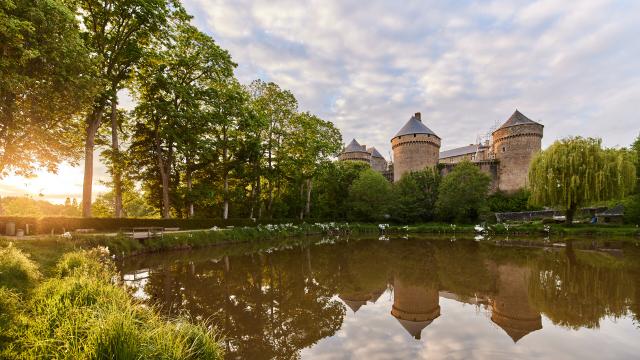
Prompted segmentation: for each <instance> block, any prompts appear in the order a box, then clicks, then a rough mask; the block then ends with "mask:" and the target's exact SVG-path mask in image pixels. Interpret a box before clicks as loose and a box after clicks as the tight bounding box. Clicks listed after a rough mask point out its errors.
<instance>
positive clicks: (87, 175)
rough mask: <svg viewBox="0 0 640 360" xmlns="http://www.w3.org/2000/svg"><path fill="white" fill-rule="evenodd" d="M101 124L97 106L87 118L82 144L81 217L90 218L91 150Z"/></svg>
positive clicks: (100, 113)
mask: <svg viewBox="0 0 640 360" xmlns="http://www.w3.org/2000/svg"><path fill="white" fill-rule="evenodd" d="M101 122H102V106H100V105H99V106H97V107H96V108H95V109H94V110H93V111H92V112H91V114H90V115H89V117H88V118H87V129H86V139H85V143H84V182H83V184H82V216H83V217H91V200H92V196H91V192H92V191H93V149H94V147H95V145H96V132H97V131H98V128H99V127H100V123H101Z"/></svg>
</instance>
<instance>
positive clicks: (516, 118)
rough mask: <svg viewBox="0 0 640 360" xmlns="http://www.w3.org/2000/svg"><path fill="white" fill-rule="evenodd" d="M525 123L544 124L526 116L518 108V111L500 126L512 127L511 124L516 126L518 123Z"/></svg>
mask: <svg viewBox="0 0 640 360" xmlns="http://www.w3.org/2000/svg"><path fill="white" fill-rule="evenodd" d="M525 124H536V125H541V126H542V124H540V123H537V122H535V121H533V120H531V119H529V118H528V117H526V116H524V114H522V113H521V112H520V111H518V109H516V111H514V112H513V115H511V117H509V120H507V121H505V123H504V124H502V125H501V126H500V127H499V129H502V128H506V127H510V126H516V125H525Z"/></svg>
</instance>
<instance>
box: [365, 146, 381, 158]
mask: <svg viewBox="0 0 640 360" xmlns="http://www.w3.org/2000/svg"><path fill="white" fill-rule="evenodd" d="M367 151H368V152H369V154H371V157H377V158H382V159H384V156H382V155H381V154H380V152H379V151H378V150H377V149H376V148H374V147H370V148H368V149H367Z"/></svg>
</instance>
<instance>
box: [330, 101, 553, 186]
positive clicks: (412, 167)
mask: <svg viewBox="0 0 640 360" xmlns="http://www.w3.org/2000/svg"><path fill="white" fill-rule="evenodd" d="M543 130H544V126H543V125H542V124H539V123H537V122H535V121H533V120H531V119H529V118H527V117H526V116H525V115H523V114H522V113H521V112H520V111H518V110H516V111H515V112H514V113H513V114H512V115H511V117H509V119H507V121H505V122H504V123H503V124H502V125H501V126H500V127H499V128H498V129H496V130H495V131H493V132H492V133H491V139H490V140H485V141H484V142H482V143H478V144H470V145H467V146H463V147H459V148H455V149H450V150H446V151H440V145H441V138H440V137H439V136H438V135H436V133H435V132H433V131H432V130H431V129H429V127H427V126H426V125H425V124H424V122H423V121H422V116H421V114H420V113H419V112H418V113H415V114H414V115H413V116H412V117H411V118H410V119H409V121H407V122H406V123H405V124H404V126H403V127H402V128H401V129H400V130H399V131H398V133H397V134H396V135H395V136H394V137H393V138H391V148H392V150H393V159H394V162H393V163H391V162H387V161H386V160H385V159H384V157H383V156H382V155H380V153H379V152H378V151H377V150H376V149H375V148H373V147H370V148H367V147H366V146H364V145H360V144H359V143H358V142H357V141H356V140H355V139H353V140H352V141H351V143H349V145H347V146H346V147H345V148H344V150H343V152H342V153H341V154H340V156H339V157H338V159H339V160H342V161H344V160H351V161H363V162H366V163H368V164H370V165H371V167H372V168H373V169H374V170H376V171H379V172H380V173H382V174H383V175H385V177H387V179H389V180H390V181H391V180H392V181H398V180H400V178H401V177H402V176H403V175H404V174H406V173H407V172H411V171H420V170H423V169H425V168H427V167H435V166H437V165H439V168H440V171H441V173H442V174H443V175H446V174H447V173H449V172H450V171H451V170H453V168H454V167H455V165H456V164H458V163H460V162H461V161H470V162H472V163H474V164H476V165H477V166H478V167H479V168H480V170H482V171H484V172H485V173H487V174H489V176H491V178H492V184H491V189H492V190H493V191H495V190H503V191H507V192H512V191H516V190H518V189H521V188H523V187H525V186H526V185H527V176H528V172H529V164H530V162H531V159H532V158H533V156H534V155H535V153H536V152H538V151H540V149H541V147H542V136H543V132H544V131H543Z"/></svg>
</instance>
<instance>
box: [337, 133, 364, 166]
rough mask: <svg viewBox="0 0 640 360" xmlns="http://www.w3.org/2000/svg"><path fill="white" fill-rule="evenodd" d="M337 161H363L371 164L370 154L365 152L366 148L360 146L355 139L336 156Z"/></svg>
mask: <svg viewBox="0 0 640 360" xmlns="http://www.w3.org/2000/svg"><path fill="white" fill-rule="evenodd" d="M338 160H341V161H344V160H352V161H363V162H366V163H367V164H370V163H371V154H370V153H369V152H368V151H367V147H366V146H364V145H360V144H359V143H358V142H357V141H356V139H353V140H351V142H350V143H349V145H347V146H346V147H345V148H344V150H342V153H340V155H338Z"/></svg>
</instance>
